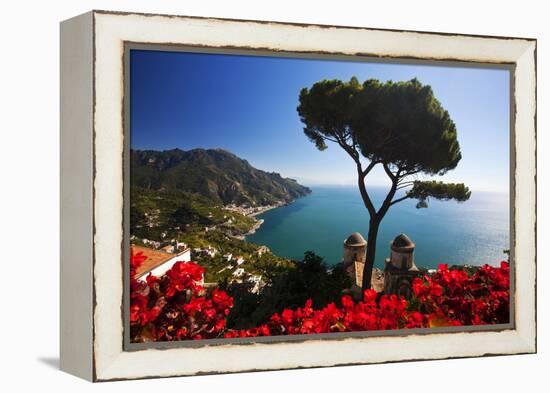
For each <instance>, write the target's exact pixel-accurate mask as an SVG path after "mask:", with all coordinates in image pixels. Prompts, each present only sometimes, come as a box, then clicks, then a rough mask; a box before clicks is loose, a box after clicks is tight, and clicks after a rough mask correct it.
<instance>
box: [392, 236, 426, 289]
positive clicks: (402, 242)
mask: <svg viewBox="0 0 550 393" xmlns="http://www.w3.org/2000/svg"><path fill="white" fill-rule="evenodd" d="M414 248H415V244H414V243H413V241H412V240H411V239H410V238H409V237H408V236H407V235H405V234H404V233H401V234H400V235H398V236H397V237H396V238H395V239H393V241H392V242H391V244H390V257H389V258H386V266H385V268H384V293H386V294H396V295H399V296H403V297H405V298H407V299H410V297H411V296H412V282H413V280H414V279H415V278H416V277H419V276H421V275H422V273H421V272H420V271H419V270H418V268H417V267H416V265H415V263H414Z"/></svg>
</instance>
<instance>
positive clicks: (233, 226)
mask: <svg viewBox="0 0 550 393" xmlns="http://www.w3.org/2000/svg"><path fill="white" fill-rule="evenodd" d="M255 222H256V221H255V220H254V219H253V218H251V217H247V216H244V215H242V214H239V213H236V212H231V211H227V210H225V209H223V206H222V205H221V204H220V203H219V202H216V201H213V200H211V199H208V198H206V197H203V196H200V195H196V194H192V193H188V192H183V191H178V190H151V189H144V188H140V187H132V189H131V190H130V233H131V234H132V235H135V236H136V237H138V238H146V239H150V240H157V241H160V240H162V239H163V238H162V234H163V233H164V234H165V238H167V239H171V238H177V239H179V240H181V241H186V240H190V239H192V238H193V237H196V236H195V235H196V234H197V233H199V232H204V231H205V227H213V226H217V227H219V228H220V229H222V230H224V231H225V232H226V233H230V234H234V235H242V234H244V233H246V232H248V231H249V230H250V228H251V227H252V226H253V225H254V224H255ZM197 240H198V239H197ZM189 243H191V242H189ZM196 243H197V247H198V246H200V245H199V244H198V243H200V242H196Z"/></svg>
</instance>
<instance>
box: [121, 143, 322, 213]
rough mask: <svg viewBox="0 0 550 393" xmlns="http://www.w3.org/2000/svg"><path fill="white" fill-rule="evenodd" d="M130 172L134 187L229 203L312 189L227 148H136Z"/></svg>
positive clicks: (286, 197) (280, 198)
mask: <svg viewBox="0 0 550 393" xmlns="http://www.w3.org/2000/svg"><path fill="white" fill-rule="evenodd" d="M130 176H131V183H132V187H140V188H144V189H149V190H178V191H185V192H191V193H195V194H198V195H201V196H204V197H207V198H210V199H212V200H214V201H219V202H221V203H223V204H225V205H228V204H232V203H233V204H236V205H241V206H243V205H250V206H265V205H271V204H274V203H278V202H291V201H292V200H294V199H296V198H298V197H301V196H305V195H307V194H309V193H310V192H311V190H310V189H309V188H307V187H304V186H302V185H300V184H298V182H297V181H296V180H294V179H289V178H283V177H282V176H281V175H280V174H278V173H274V172H264V171H262V170H259V169H256V168H254V167H252V166H251V165H250V164H249V163H248V161H246V160H243V159H241V158H239V157H237V156H236V155H235V154H233V153H231V152H229V151H226V150H223V149H193V150H188V151H184V150H180V149H173V150H165V151H155V150H132V151H131V152H130Z"/></svg>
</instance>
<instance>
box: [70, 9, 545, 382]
mask: <svg viewBox="0 0 550 393" xmlns="http://www.w3.org/2000/svg"><path fill="white" fill-rule="evenodd" d="M132 45H134V46H135V45H157V46H158V45H162V46H164V47H167V48H173V49H174V50H182V48H187V50H189V48H193V49H194V50H207V51H210V52H212V51H218V52H220V51H221V52H228V51H240V52H242V51H254V52H262V53H264V54H265V53H268V54H277V55H278V56H304V57H321V56H329V57H334V56H337V57H345V58H347V59H357V60H360V59H362V58H363V59H365V58H367V59H370V60H372V59H373V58H375V59H379V60H380V61H394V62H395V61H409V62H411V61H420V62H423V61H427V60H428V61H431V62H442V61H445V62H453V63H457V62H459V63H461V64H464V65H467V64H468V63H475V64H480V63H483V64H489V65H493V66H503V67H510V68H511V69H513V72H512V73H511V74H512V81H511V82H512V84H511V86H513V97H512V101H513V107H512V109H513V110H512V111H511V114H512V121H513V124H512V126H513V127H512V129H513V130H514V131H513V132H512V135H511V138H512V142H513V143H511V150H512V157H511V158H512V159H511V161H512V163H513V167H512V172H511V182H512V183H511V199H512V200H513V205H512V210H511V217H512V226H511V227H512V228H513V230H512V233H511V246H512V250H513V272H514V275H513V282H514V285H515V290H514V291H513V292H512V294H513V303H514V304H515V308H513V313H512V314H511V315H512V318H513V320H512V321H511V324H510V325H509V326H501V327H499V328H498V329H497V328H495V327H494V326H493V327H491V328H489V329H487V328H485V329H481V330H480V329H458V330H457V329H454V330H453V329H447V330H436V331H434V330H431V331H430V332H429V333H430V334H424V333H426V332H422V331H408V332H406V334H404V333H403V332H398V334H395V332H394V333H393V335H388V334H372V332H371V334H347V335H345V334H343V335H338V334H336V335H333V334H331V335H329V336H330V337H323V336H326V335H314V336H312V337H309V336H308V337H304V336H294V337H292V338H289V337H286V338H284V337H283V338H281V337H279V338H276V339H271V340H261V339H259V340H258V339H256V340H252V341H248V342H247V341H240V342H239V341H235V340H216V342H212V341H213V340H205V341H203V342H199V343H198V344H197V343H195V344H193V345H176V346H174V345H168V346H167V345H157V346H154V345H153V346H147V347H144V346H143V345H141V346H140V345H137V346H132V345H131V344H129V343H128V342H127V340H125V338H124V333H125V321H124V314H125V313H124V302H123V299H124V291H125V283H124V281H125V280H124V277H125V274H124V273H125V272H124V266H125V264H124V263H123V261H124V260H126V258H125V253H126V251H125V250H127V246H126V245H125V244H126V241H125V239H126V237H125V235H124V233H125V232H124V225H125V218H124V216H125V215H124V213H123V212H124V206H125V204H124V202H125V194H124V193H125V187H124V183H125V182H124V177H125V168H127V165H125V159H126V158H127V157H126V153H127V148H125V146H126V145H125V144H126V143H127V138H125V133H124V130H125V123H126V122H127V120H126V121H125V113H127V111H126V112H125V95H126V94H125V75H124V71H125V52H126V50H127V49H128V48H129V47H132ZM205 48H206V49H205ZM514 191H515V192H514ZM60 322H61V348H60V351H61V368H62V369H63V370H65V371H67V372H70V373H72V374H75V375H78V376H80V377H82V378H85V379H88V380H92V381H106V380H116V379H134V378H147V377H161V376H178V375H198V374H206V373H229V372H242V371H252V370H274V369H287V368H299V367H327V366H337V365H345V364H366V363H381V362H393V361H409V360H420V359H442V358H449V357H470V356H485V355H501V354H502V355H504V354H518V353H533V352H535V351H536V40H534V39H525V38H504V37H481V36H468V35H454V34H441V33H420V32H411V31H396V30H380V29H366V28H355V27H334V26H319V25H300V24H286V23H272V22H259V21H239V20H221V19H212V18H196V17H183V16H169V15H146V14H131V13H115V12H105V11H92V12H89V13H87V14H84V15H81V16H78V17H75V18H72V19H70V20H68V21H65V22H63V23H62V24H61V321H60ZM126 330H127V329H126ZM423 330H426V329H423ZM317 336H319V337H317ZM237 340H239V339H237Z"/></svg>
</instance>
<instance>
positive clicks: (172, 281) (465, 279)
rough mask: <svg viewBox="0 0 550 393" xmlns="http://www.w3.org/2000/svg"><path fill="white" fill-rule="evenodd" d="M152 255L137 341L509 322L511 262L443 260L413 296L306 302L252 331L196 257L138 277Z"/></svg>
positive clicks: (136, 285) (134, 263)
mask: <svg viewBox="0 0 550 393" xmlns="http://www.w3.org/2000/svg"><path fill="white" fill-rule="evenodd" d="M145 259H146V258H145V257H144V256H143V255H142V254H141V253H137V254H135V253H133V252H132V254H131V263H130V266H131V268H130V275H131V283H130V330H131V333H130V335H131V339H132V341H133V342H148V341H175V340H188V339H194V340H200V339H209V338H234V337H256V336H271V335H289V334H315V333H330V332H353V331H368V330H388V329H410V328H426V327H439V326H461V325H480V324H496V323H507V322H508V320H509V302H510V295H509V288H510V270H509V266H508V263H507V262H502V263H501V265H500V267H498V268H495V267H492V266H489V265H485V266H483V267H481V268H479V269H477V270H476V271H475V272H474V273H473V274H468V273H467V272H466V271H464V270H457V269H449V268H448V267H447V265H440V266H439V268H438V270H437V272H436V273H434V274H432V275H427V276H425V277H423V278H422V279H416V280H415V281H414V283H413V291H414V296H413V298H412V299H411V300H410V301H407V300H405V299H404V298H400V297H397V296H396V295H383V294H380V293H376V292H375V291H374V290H366V291H365V292H364V293H363V298H362V299H361V300H359V301H354V300H353V299H352V298H351V297H350V296H347V295H346V296H342V298H341V302H340V303H341V304H340V305H336V304H335V303H330V304H328V305H327V306H325V307H323V308H320V309H314V308H313V305H312V301H311V300H308V301H306V302H305V304H304V305H303V306H302V307H297V308H295V309H285V310H283V311H282V312H281V313H275V314H273V315H272V316H271V317H270V318H269V319H268V320H267V322H266V323H263V324H261V325H259V326H257V327H254V328H251V329H241V330H234V329H228V328H227V326H226V321H227V316H228V315H229V313H230V311H231V308H232V307H233V298H232V297H230V296H228V295H227V293H226V292H225V291H222V290H219V289H213V290H211V291H207V290H206V289H205V288H204V287H203V286H202V285H200V282H202V278H203V274H204V269H203V268H202V267H200V266H199V265H197V264H195V263H193V262H177V263H175V264H174V266H173V267H172V268H171V269H170V270H168V271H167V272H166V274H164V275H163V276H161V277H155V276H153V275H149V276H147V278H146V280H145V281H138V280H136V278H135V271H136V269H137V267H138V266H139V265H140V264H141V263H143V261H144V260H145Z"/></svg>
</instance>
